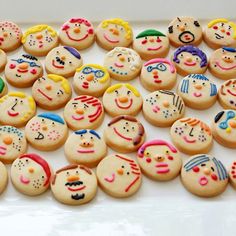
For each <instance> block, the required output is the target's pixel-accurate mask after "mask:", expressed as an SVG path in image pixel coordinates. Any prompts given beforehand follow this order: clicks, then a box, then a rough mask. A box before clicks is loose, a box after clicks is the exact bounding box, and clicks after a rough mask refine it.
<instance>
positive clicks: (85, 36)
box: [66, 31, 88, 42]
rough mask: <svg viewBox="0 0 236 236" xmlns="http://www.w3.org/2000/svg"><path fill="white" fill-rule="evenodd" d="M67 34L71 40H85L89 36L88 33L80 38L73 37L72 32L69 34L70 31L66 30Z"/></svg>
mask: <svg viewBox="0 0 236 236" xmlns="http://www.w3.org/2000/svg"><path fill="white" fill-rule="evenodd" d="M66 35H67V37H68V38H69V39H70V40H72V41H76V42H80V41H82V40H84V39H86V38H87V37H88V34H86V35H84V37H82V38H78V39H76V38H72V37H71V36H70V34H69V32H68V31H66Z"/></svg>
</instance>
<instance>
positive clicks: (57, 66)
mask: <svg viewBox="0 0 236 236" xmlns="http://www.w3.org/2000/svg"><path fill="white" fill-rule="evenodd" d="M52 65H53V66H54V67H55V68H57V69H64V66H59V65H56V64H55V60H52Z"/></svg>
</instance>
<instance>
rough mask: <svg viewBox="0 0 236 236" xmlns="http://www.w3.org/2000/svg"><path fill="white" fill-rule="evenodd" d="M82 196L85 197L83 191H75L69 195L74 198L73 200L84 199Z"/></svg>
mask: <svg viewBox="0 0 236 236" xmlns="http://www.w3.org/2000/svg"><path fill="white" fill-rule="evenodd" d="M84 197H85V194H84V193H82V194H78V193H76V194H75V195H71V198H72V199H74V200H80V199H84Z"/></svg>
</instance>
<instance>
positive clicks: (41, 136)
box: [35, 132, 44, 140]
mask: <svg viewBox="0 0 236 236" xmlns="http://www.w3.org/2000/svg"><path fill="white" fill-rule="evenodd" d="M42 139H44V135H43V134H42V133H41V132H38V136H37V137H36V138H35V140H42Z"/></svg>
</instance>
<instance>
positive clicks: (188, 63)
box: [184, 61, 197, 66]
mask: <svg viewBox="0 0 236 236" xmlns="http://www.w3.org/2000/svg"><path fill="white" fill-rule="evenodd" d="M196 64H197V63H196V62H191V63H190V62H187V61H185V62H184V65H186V66H195V65H196Z"/></svg>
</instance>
